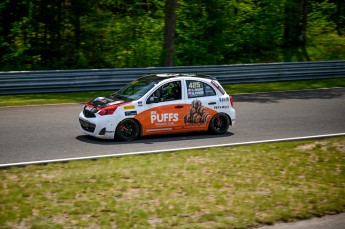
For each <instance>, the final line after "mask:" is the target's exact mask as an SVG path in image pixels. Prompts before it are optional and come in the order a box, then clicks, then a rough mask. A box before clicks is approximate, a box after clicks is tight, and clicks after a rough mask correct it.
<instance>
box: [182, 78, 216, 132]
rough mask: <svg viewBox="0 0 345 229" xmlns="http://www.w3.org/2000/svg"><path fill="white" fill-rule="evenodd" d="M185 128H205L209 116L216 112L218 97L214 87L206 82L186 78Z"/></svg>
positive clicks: (209, 119) (209, 118)
mask: <svg viewBox="0 0 345 229" xmlns="http://www.w3.org/2000/svg"><path fill="white" fill-rule="evenodd" d="M186 88H187V94H186V114H185V116H184V123H185V127H184V128H186V129H190V130H207V129H208V125H209V122H210V121H211V118H212V117H213V116H214V115H215V114H216V113H217V111H216V108H217V106H218V103H219V99H218V96H217V93H216V91H215V90H214V88H213V87H212V86H211V85H209V84H208V83H206V82H203V81H200V80H197V79H195V80H194V79H191V80H186Z"/></svg>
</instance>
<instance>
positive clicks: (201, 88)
mask: <svg viewBox="0 0 345 229" xmlns="http://www.w3.org/2000/svg"><path fill="white" fill-rule="evenodd" d="M187 92H188V93H187V94H188V98H196V97H203V96H213V95H216V92H215V91H214V89H213V88H212V87H211V86H210V85H208V84H206V83H204V82H200V81H195V80H187Z"/></svg>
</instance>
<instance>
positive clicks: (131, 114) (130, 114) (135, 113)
mask: <svg viewBox="0 0 345 229" xmlns="http://www.w3.org/2000/svg"><path fill="white" fill-rule="evenodd" d="M137 114H138V113H137V111H126V112H125V115H126V116H133V115H137Z"/></svg>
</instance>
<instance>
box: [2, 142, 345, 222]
mask: <svg viewBox="0 0 345 229" xmlns="http://www.w3.org/2000/svg"><path fill="white" fill-rule="evenodd" d="M0 179H1V184H0V186H1V188H0V228H17V227H19V226H20V227H23V228H27V227H28V228H64V227H71V228H84V227H89V228H248V227H253V226H258V225H260V224H273V223H275V222H278V221H291V220H296V219H305V218H310V217H313V216H322V215H325V214H336V213H340V212H344V211H345V198H344V197H345V137H336V138H327V139H321V140H316V141H314V140H310V141H292V142H281V143H273V144H272V143H271V144H257V145H250V146H236V147H219V148H209V149H203V150H187V151H179V152H171V153H162V154H151V155H141V156H139V155H138V156H126V157H118V158H108V159H99V160H96V161H74V162H69V163H56V164H48V165H45V166H42V165H41V166H37V165H36V166H35V165H31V166H27V167H22V168H16V167H13V168H9V169H3V170H1V171H0Z"/></svg>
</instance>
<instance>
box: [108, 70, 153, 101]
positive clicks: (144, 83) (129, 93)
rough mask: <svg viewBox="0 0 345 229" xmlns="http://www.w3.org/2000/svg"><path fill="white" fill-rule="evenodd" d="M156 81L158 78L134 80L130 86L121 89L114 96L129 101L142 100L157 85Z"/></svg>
mask: <svg viewBox="0 0 345 229" xmlns="http://www.w3.org/2000/svg"><path fill="white" fill-rule="evenodd" d="M156 79H157V77H154V76H147V77H143V78H140V79H137V80H134V81H133V82H131V83H130V84H128V85H126V86H125V87H123V88H121V89H120V90H119V91H117V93H115V94H114V95H115V96H119V97H122V98H124V99H126V100H129V101H132V100H137V99H140V98H141V97H143V96H144V95H145V94H146V93H147V92H148V91H149V90H151V89H152V88H153V87H154V86H155V85H156V84H157V81H156Z"/></svg>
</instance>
